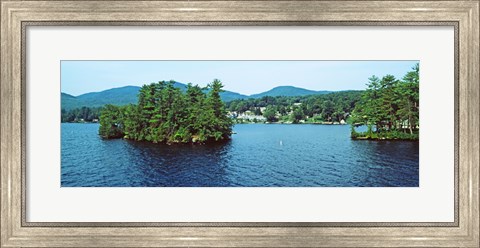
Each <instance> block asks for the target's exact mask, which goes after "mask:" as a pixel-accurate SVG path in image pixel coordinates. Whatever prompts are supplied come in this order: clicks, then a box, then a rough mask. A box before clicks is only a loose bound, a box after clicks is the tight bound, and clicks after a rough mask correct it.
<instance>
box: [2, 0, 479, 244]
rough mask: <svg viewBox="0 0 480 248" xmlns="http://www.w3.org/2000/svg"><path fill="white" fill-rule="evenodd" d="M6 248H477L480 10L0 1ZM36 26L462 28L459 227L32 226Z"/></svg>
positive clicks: (358, 4)
mask: <svg viewBox="0 0 480 248" xmlns="http://www.w3.org/2000/svg"><path fill="white" fill-rule="evenodd" d="M0 2H1V55H2V56H1V74H0V77H1V86H0V93H1V106H0V108H1V116H0V117H1V133H0V135H1V152H0V154H1V171H0V172H1V211H0V214H1V222H0V224H1V243H0V244H1V247H173V246H175V247H180V246H189V247H205V246H216V247H417V246H428V247H479V246H480V243H479V242H480V238H479V235H480V228H479V225H480V219H479V162H480V161H479V155H480V152H479V147H480V146H479V138H480V133H479V131H480V130H479V126H480V125H479V124H480V123H479V117H480V112H479V103H480V101H479V100H480V99H479V97H480V95H479V93H480V92H479V90H480V88H479V55H480V54H479V4H480V1H478V0H475V1H409V0H408V1H370V0H366V1H315V0H314V1H155V0H153V1H129V0H126V1H22V0H18V1H9V0H1V1H0ZM29 25H50V26H75V25H83V26H110V25H115V26H143V25H183V26H190V25H202V26H234V25H237V26H238V25H240V26H242V25H247V26H248V25H265V26H269V25H280V26H282V25H283V26H301V25H323V26H325V25H326V26H344V25H347V26H348V25H349V26H357V25H359V26H362V25H363V26H385V27H389V26H430V25H447V26H454V27H455V30H456V35H457V39H456V40H455V46H456V48H455V49H456V61H455V66H456V71H455V72H456V75H455V76H456V80H457V82H458V86H457V89H456V91H457V92H456V96H458V98H457V99H456V101H457V104H458V109H456V111H457V113H456V116H458V117H457V123H458V124H457V125H456V128H457V130H456V134H457V136H456V141H457V142H458V145H457V144H456V146H455V149H456V152H457V155H458V156H457V158H456V160H457V161H456V163H457V165H456V170H455V172H456V173H455V186H456V187H455V221H454V222H452V223H447V224H442V223H375V222H367V223H343V222H342V223H314V222H304V223H293V224H285V223H237V224H235V223H228V222H222V223H219V222H213V223H132V222H123V223H122V222H120V223H118V222H95V223H77V222H75V223H31V222H27V221H26V219H25V215H26V212H25V211H26V210H25V206H26V204H27V203H26V196H25V192H26V187H25V182H26V175H25V163H26V162H25V161H26V160H28V158H27V157H26V156H25V154H26V151H25V142H26V137H25V136H26V131H25V122H26V119H25V116H26V115H25V111H28V110H26V109H25V106H26V104H25V102H26V96H25V78H26V63H25V56H26V53H28V51H26V48H25V31H26V27H27V26H29Z"/></svg>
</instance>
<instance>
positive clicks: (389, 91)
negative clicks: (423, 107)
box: [352, 63, 420, 139]
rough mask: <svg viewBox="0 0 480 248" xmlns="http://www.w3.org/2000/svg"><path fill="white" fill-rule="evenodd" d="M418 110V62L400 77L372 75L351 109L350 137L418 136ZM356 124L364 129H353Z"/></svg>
mask: <svg viewBox="0 0 480 248" xmlns="http://www.w3.org/2000/svg"><path fill="white" fill-rule="evenodd" d="M419 112H420V104H419V64H418V63H417V64H416V65H415V66H414V67H413V68H412V70H411V71H409V72H407V73H406V75H405V76H404V77H403V78H402V79H401V80H399V79H396V78H395V77H394V76H392V75H386V76H384V77H382V78H381V79H380V78H378V77H376V76H372V77H370V78H369V82H368V83H367V89H366V90H365V92H364V93H363V94H362V97H361V99H360V101H359V102H358V103H357V105H356V106H355V109H354V110H353V112H352V123H353V125H352V138H364V139H397V138H399V139H418V132H419V128H420V123H419ZM359 125H366V126H367V127H368V130H367V132H365V133H358V132H356V130H355V128H354V127H355V126H359Z"/></svg>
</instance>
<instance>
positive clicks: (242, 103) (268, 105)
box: [226, 91, 363, 123]
mask: <svg viewBox="0 0 480 248" xmlns="http://www.w3.org/2000/svg"><path fill="white" fill-rule="evenodd" d="M362 92H363V91H340V92H332V93H327V94H322V95H308V96H277V97H272V96H265V97H262V98H260V99H241V100H234V101H231V102H228V103H227V104H226V105H227V109H228V110H229V111H231V112H235V113H237V114H244V113H246V112H247V111H249V112H250V113H252V114H254V115H261V116H263V117H265V118H266V120H267V121H268V122H288V123H300V122H306V123H309V122H310V123H320V122H332V123H333V122H340V121H342V120H343V121H346V120H347V118H348V116H349V115H350V113H351V112H352V111H353V109H354V108H355V105H356V103H357V102H358V101H359V100H360V98H361V95H362Z"/></svg>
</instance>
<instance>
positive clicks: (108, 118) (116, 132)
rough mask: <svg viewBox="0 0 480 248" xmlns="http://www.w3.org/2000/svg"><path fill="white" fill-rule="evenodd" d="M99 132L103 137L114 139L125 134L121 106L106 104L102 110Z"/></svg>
mask: <svg viewBox="0 0 480 248" xmlns="http://www.w3.org/2000/svg"><path fill="white" fill-rule="evenodd" d="M101 116H102V118H101V119H100V129H99V134H100V136H102V138H105V139H112V138H120V137H122V136H123V131H122V130H123V123H122V118H121V108H119V107H117V106H114V105H106V106H105V108H103V109H102V112H101Z"/></svg>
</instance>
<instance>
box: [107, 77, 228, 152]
mask: <svg viewBox="0 0 480 248" xmlns="http://www.w3.org/2000/svg"><path fill="white" fill-rule="evenodd" d="M173 84H174V82H173V81H169V82H165V81H161V82H158V83H152V84H148V85H144V86H143V87H142V88H141V89H140V92H139V95H138V104H136V105H134V104H130V105H126V106H114V105H106V106H105V107H104V108H103V109H102V111H101V115H100V128H99V134H100V135H101V136H102V137H103V138H107V139H110V138H121V137H123V138H126V139H131V140H136V141H150V142H154V143H157V142H165V143H190V142H193V143H204V142H208V141H220V140H226V139H229V138H230V136H231V133H232V125H233V122H232V120H231V118H229V117H228V116H227V111H226V109H225V105H224V103H223V102H222V100H221V98H220V92H222V91H223V90H222V88H223V85H222V83H221V82H220V81H219V80H217V79H215V80H214V81H213V82H212V83H211V84H209V85H208V86H207V87H206V88H201V87H199V86H198V85H195V86H193V85H192V84H188V86H187V89H186V91H185V92H182V90H180V89H178V88H176V87H174V86H173Z"/></svg>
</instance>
